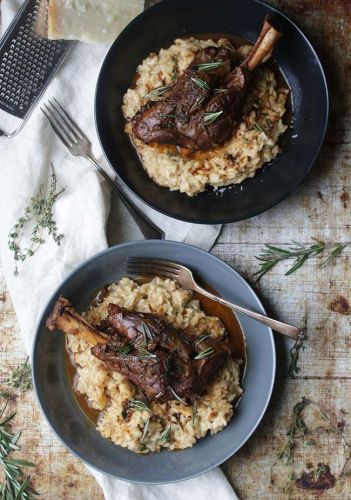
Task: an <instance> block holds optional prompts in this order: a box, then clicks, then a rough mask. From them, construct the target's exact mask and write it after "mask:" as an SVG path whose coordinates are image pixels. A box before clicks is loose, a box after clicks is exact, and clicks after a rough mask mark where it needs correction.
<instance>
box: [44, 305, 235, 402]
mask: <svg viewBox="0 0 351 500" xmlns="http://www.w3.org/2000/svg"><path fill="white" fill-rule="evenodd" d="M47 327H48V329H49V330H52V331H53V330H57V329H59V330H61V331H63V332H64V333H70V334H73V335H78V336H79V337H80V338H83V339H84V340H86V341H87V342H89V343H91V344H92V345H93V347H92V348H91V352H92V354H93V355H94V356H96V357H97V358H99V359H101V360H102V361H103V362H104V363H105V364H106V366H108V368H110V369H111V370H115V371H117V372H119V373H121V374H122V375H124V376H125V377H126V378H128V379H129V380H130V381H131V382H133V383H134V384H135V385H136V386H137V387H138V389H139V391H140V392H141V393H142V394H143V395H144V396H146V397H147V399H149V400H157V401H160V402H165V401H168V400H171V399H175V398H176V397H177V396H178V397H181V398H189V399H194V398H196V397H197V396H199V395H201V394H203V392H204V391H205V389H206V387H207V385H208V384H209V383H210V382H211V381H212V380H213V379H214V377H215V376H216V374H217V371H218V369H219V368H220V367H221V366H223V365H224V364H225V363H226V362H227V361H228V360H229V359H230V357H231V355H232V353H231V348H230V345H229V343H228V342H227V341H225V340H217V339H211V338H204V339H199V338H196V337H195V336H193V335H191V334H190V333H186V332H184V331H180V330H176V329H175V328H173V327H171V326H170V325H169V324H168V323H166V322H165V321H164V320H163V319H162V318H160V317H158V316H156V315H154V314H148V313H137V312H131V311H128V310H127V309H124V308H123V307H120V306H117V305H115V304H109V306H108V316H107V318H106V319H104V320H103V321H101V323H100V324H99V325H97V327H96V328H95V327H93V326H92V325H90V324H89V323H88V322H87V321H86V320H85V319H84V318H83V317H82V316H81V315H80V314H79V313H78V312H77V311H75V310H74V308H73V307H72V304H71V303H70V302H69V301H68V300H67V299H65V298H64V297H60V298H59V300H58V301H57V302H56V304H55V307H54V309H53V311H52V313H51V314H50V316H49V318H48V320H47ZM202 353H207V354H206V356H202V355H201V354H202Z"/></svg>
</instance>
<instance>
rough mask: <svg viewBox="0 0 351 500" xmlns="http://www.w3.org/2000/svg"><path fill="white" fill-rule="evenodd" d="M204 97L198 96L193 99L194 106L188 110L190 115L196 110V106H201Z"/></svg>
mask: <svg viewBox="0 0 351 500" xmlns="http://www.w3.org/2000/svg"><path fill="white" fill-rule="evenodd" d="M204 100H205V96H204V95H198V96H197V98H196V99H195V102H194V104H193V105H192V106H191V108H190V113H191V112H192V111H193V110H194V109H196V108H197V107H198V106H201V104H202V103H203V102H204Z"/></svg>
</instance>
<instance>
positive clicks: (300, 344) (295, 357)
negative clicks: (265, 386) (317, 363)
mask: <svg viewBox="0 0 351 500" xmlns="http://www.w3.org/2000/svg"><path fill="white" fill-rule="evenodd" d="M306 327H307V312H305V314H304V316H303V319H302V322H301V331H302V332H303V336H301V337H299V338H298V339H297V340H296V341H295V343H294V345H293V346H292V348H291V349H290V364H289V367H288V377H290V378H294V377H295V376H296V375H297V374H298V373H299V371H300V367H299V366H298V365H297V363H298V361H299V357H300V350H301V349H302V350H303V351H304V350H305V345H304V341H305V340H306V339H307V335H306Z"/></svg>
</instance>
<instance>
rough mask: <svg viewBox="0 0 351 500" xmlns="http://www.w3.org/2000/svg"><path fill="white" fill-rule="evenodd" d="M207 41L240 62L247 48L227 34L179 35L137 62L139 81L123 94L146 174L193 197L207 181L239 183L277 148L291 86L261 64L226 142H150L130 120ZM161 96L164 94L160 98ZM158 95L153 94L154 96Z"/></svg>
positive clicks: (217, 184) (128, 129)
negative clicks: (186, 145)
mask: <svg viewBox="0 0 351 500" xmlns="http://www.w3.org/2000/svg"><path fill="white" fill-rule="evenodd" d="M208 46H216V47H220V46H223V47H226V48H230V49H231V50H233V51H234V52H235V57H236V58H237V60H238V62H240V61H241V60H243V59H244V58H245V56H246V55H247V54H248V53H249V51H250V49H251V46H249V45H246V46H242V47H240V48H239V49H238V50H236V51H235V49H233V47H232V46H231V45H230V43H229V41H228V40H227V39H224V38H223V39H220V40H218V41H217V42H215V41H213V40H198V39H195V38H188V39H177V40H175V42H174V44H173V45H171V47H169V48H168V49H161V50H160V52H159V53H158V54H151V55H150V56H149V57H147V58H146V59H145V60H144V61H143V62H142V64H141V65H140V66H139V67H138V70H137V74H138V78H137V80H136V83H135V86H134V87H133V88H130V89H128V91H127V92H126V94H125V96H124V99H123V107H122V110H123V114H124V116H125V118H126V119H127V122H126V127H125V130H126V132H127V133H128V134H129V135H130V137H131V139H132V142H133V143H134V145H135V147H136V148H137V151H138V153H139V155H140V158H141V160H142V163H143V166H144V169H145V170H146V172H147V173H148V175H149V176H150V177H151V178H152V179H153V180H154V181H155V182H157V183H158V184H159V185H161V186H165V187H168V188H169V189H170V190H171V191H174V190H179V191H180V192H182V193H186V194H187V195H189V196H194V195H196V194H198V193H200V192H202V191H204V190H205V189H206V186H213V187H214V188H219V187H221V186H227V185H228V184H239V183H241V182H242V181H243V180H244V179H246V178H248V177H253V176H254V175H255V172H256V170H257V169H259V168H260V167H262V165H264V164H265V163H267V162H269V161H271V160H273V159H274V158H275V157H276V156H277V154H278V153H279V145H278V139H279V137H280V136H281V134H283V132H284V131H285V130H286V128H287V126H286V125H284V123H283V116H284V114H285V112H286V101H287V97H288V93H289V92H288V89H286V88H279V87H278V83H277V80H276V77H275V75H274V73H273V72H272V71H271V70H270V69H268V68H267V67H265V66H263V67H260V68H258V69H257V70H255V72H254V74H253V82H252V85H251V87H250V90H249V92H248V94H247V96H246V99H245V104H244V107H243V113H242V119H241V122H240V123H239V125H238V127H237V128H236V130H235V132H234V134H233V136H232V138H231V139H230V140H229V141H227V142H226V143H225V144H224V145H223V146H221V147H219V148H216V149H212V150H210V151H207V152H201V153H194V154H186V155H185V154H184V151H182V152H180V151H179V150H177V149H176V148H174V147H167V146H162V147H158V146H153V145H146V144H144V143H143V142H141V141H140V140H138V139H136V138H135V137H134V136H133V134H132V127H131V123H130V121H129V120H130V119H131V118H132V117H133V116H134V115H135V113H136V112H137V111H138V110H139V109H140V108H141V106H143V105H144V104H146V102H147V101H148V99H149V98H150V97H148V95H147V94H149V93H150V91H152V90H153V89H156V88H157V87H160V86H162V85H169V84H171V83H172V82H174V81H175V80H176V79H177V78H178V77H179V76H180V75H181V74H182V73H183V72H184V71H185V69H186V68H187V66H188V65H189V64H190V62H191V61H192V59H193V57H194V55H195V54H196V52H197V51H198V50H200V49H201V48H204V47H208ZM159 98H160V99H162V96H160V97H159ZM151 99H153V100H155V97H151Z"/></svg>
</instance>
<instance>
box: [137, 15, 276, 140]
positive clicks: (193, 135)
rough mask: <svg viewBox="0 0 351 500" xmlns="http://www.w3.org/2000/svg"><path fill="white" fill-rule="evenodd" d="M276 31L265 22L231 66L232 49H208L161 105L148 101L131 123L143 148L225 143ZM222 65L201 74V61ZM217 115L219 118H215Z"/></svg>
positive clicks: (235, 123)
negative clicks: (246, 52) (249, 47)
mask: <svg viewBox="0 0 351 500" xmlns="http://www.w3.org/2000/svg"><path fill="white" fill-rule="evenodd" d="M280 36H281V35H280V33H279V32H278V31H277V30H276V29H275V28H273V26H271V24H269V22H268V21H267V20H266V21H265V23H264V25H263V29H262V31H261V34H260V36H259V38H258V40H257V42H256V44H255V46H254V47H253V49H252V51H251V53H250V55H249V57H248V58H247V59H246V60H245V61H244V62H243V63H242V64H240V65H239V66H236V67H233V66H232V62H231V54H230V51H229V50H227V49H225V48H217V47H206V48H205V49H203V50H201V51H199V52H198V53H197V54H196V56H195V58H194V60H193V61H192V62H191V64H190V66H189V67H188V68H187V70H186V71H185V72H184V74H183V75H182V76H181V77H180V78H179V79H178V81H177V82H176V83H175V85H174V86H173V87H172V88H171V90H169V91H168V93H166V94H165V96H166V97H165V98H164V99H163V100H161V101H149V102H148V103H147V104H146V105H145V106H143V107H142V108H141V109H140V110H139V111H138V112H137V113H136V115H135V116H134V117H133V119H132V130H133V134H134V135H135V137H137V138H138V139H140V140H141V141H142V142H144V143H145V144H152V143H162V144H173V145H176V146H180V147H183V148H188V149H191V150H207V149H210V148H213V147H216V146H219V145H221V144H223V143H224V142H225V141H227V140H228V139H229V138H230V137H231V135H232V134H233V131H234V129H235V127H236V125H237V123H238V120H239V118H240V115H241V109H242V104H243V98H244V96H245V93H246V91H247V88H248V84H249V82H250V80H251V71H252V70H253V69H254V68H255V67H256V66H257V65H258V64H260V63H261V62H264V61H266V60H267V59H268V57H269V56H270V55H271V52H272V50H273V47H274V45H275V43H276V41H277V40H278V39H279V37H280ZM205 62H206V63H208V62H211V63H220V65H219V66H217V67H214V68H213V69H211V70H209V69H208V68H207V70H203V68H201V66H199V65H201V64H203V63H205ZM214 113H218V115H217V116H216V115H214Z"/></svg>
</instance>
